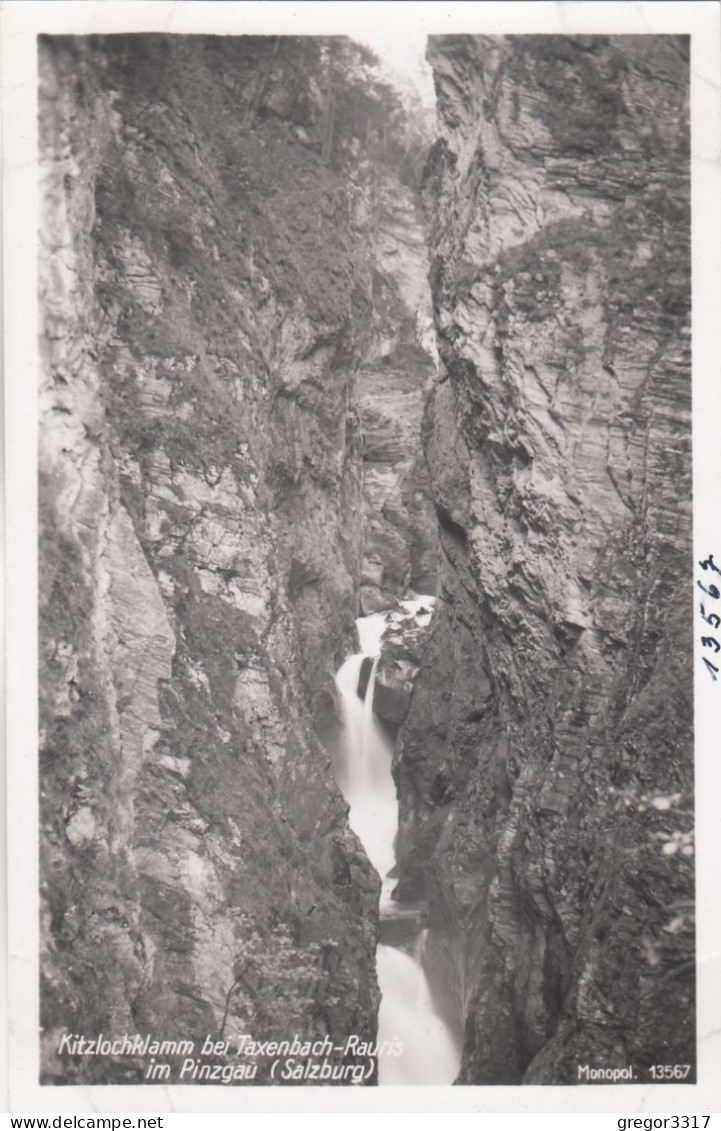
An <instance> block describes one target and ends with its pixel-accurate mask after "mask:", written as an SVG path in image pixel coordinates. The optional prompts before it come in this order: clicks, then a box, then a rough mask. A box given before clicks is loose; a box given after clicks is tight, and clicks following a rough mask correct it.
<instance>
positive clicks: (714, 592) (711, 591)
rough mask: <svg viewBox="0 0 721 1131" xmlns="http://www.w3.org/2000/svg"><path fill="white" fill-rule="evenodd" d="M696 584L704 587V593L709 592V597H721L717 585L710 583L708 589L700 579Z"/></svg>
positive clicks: (700, 587) (701, 587)
mask: <svg viewBox="0 0 721 1131" xmlns="http://www.w3.org/2000/svg"><path fill="white" fill-rule="evenodd" d="M696 584H697V585H698V587H699V589H703V591H704V593H708V595H709V597H713V598H714V600H715V599H716V598H717V597H721V593H719V591H718V589H717V588H716V586H715V585H709V587H708V589H707V588H706V586H705V585H704V584H703V583H702V582H700V581H697V582H696Z"/></svg>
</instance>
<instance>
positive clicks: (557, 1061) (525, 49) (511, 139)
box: [397, 36, 694, 1084]
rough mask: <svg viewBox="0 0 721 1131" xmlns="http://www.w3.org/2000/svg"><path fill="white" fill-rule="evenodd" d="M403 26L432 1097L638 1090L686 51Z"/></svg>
mask: <svg viewBox="0 0 721 1131" xmlns="http://www.w3.org/2000/svg"><path fill="white" fill-rule="evenodd" d="M430 42H431V46H430V48H429V58H430V61H431V62H432V65H433V67H434V72H435V81H436V90H437V95H438V107H439V114H440V120H441V134H442V136H441V140H440V141H439V142H438V144H437V145H436V147H435V149H434V152H433V155H432V159H431V162H430V166H429V174H428V183H427V192H428V198H429V205H430V209H431V212H432V216H433V227H432V235H431V257H432V284H433V297H434V304H435V310H436V327H437V332H438V345H439V351H440V355H441V361H442V366H443V374H442V376H441V378H440V380H439V382H438V384H437V386H436V387H435V390H434V392H433V395H432V400H431V404H430V407H429V411H428V416H427V419H426V426H425V427H426V436H427V454H428V459H429V465H430V473H431V483H432V492H433V498H434V502H435V507H436V513H437V516H438V522H439V528H440V544H441V559H440V567H439V569H440V578H439V596H438V601H437V605H436V613H435V615H434V619H433V623H432V626H431V630H430V631H431V635H430V640H429V643H428V644H427V645H425V646H424V649H423V654H422V657H421V669H420V674H419V676H418V679H417V681H416V684H415V687H414V690H413V695H412V699H411V705H410V712H409V715H408V718H407V720H406V723H405V726H404V728H403V731H402V734H401V741H400V749H399V751H398V754H397V760H398V765H397V774H398V780H399V784H400V793H401V833H400V843H399V852H398V855H399V863H400V867H401V890H402V892H403V894H404V897H405V898H407V899H413V898H417V897H419V896H422V895H425V897H426V898H427V899H428V903H429V907H430V916H431V945H430V953H431V955H432V960H433V964H434V967H435V968H436V969H437V970H439V971H440V970H444V971H445V972H446V974H447V987H446V988H447V992H448V994H449V996H450V998H451V999H452V1000H453V1002H454V1005H455V1009H456V1010H457V1012H458V1014H459V1015H460V1016H461V1017H462V1019H463V1021H464V1023H465V1045H464V1052H463V1062H462V1068H461V1074H460V1077H459V1079H460V1082H462V1083H496V1084H498V1083H517V1082H521V1081H525V1082H527V1083H575V1082H577V1081H578V1079H579V1076H578V1065H579V1064H590V1065H592V1066H600V1067H605V1066H609V1067H625V1066H626V1065H628V1064H632V1065H633V1066H634V1071H636V1072H637V1073H638V1078H639V1079H641V1080H643V1079H648V1076H647V1075H646V1074H645V1070H646V1069H647V1068H648V1067H649V1066H650V1065H652V1064H656V1063H684V1064H690V1065H692V1066H693V1063H694V961H693V960H694V935H693V890H694V889H693V856H692V853H693V848H692V830H693V811H692V785H693V773H692V749H693V748H692V715H693V712H692V707H693V691H692V670H691V631H690V625H691V607H690V590H689V583H688V580H687V577H688V572H689V569H690V564H691V563H690V552H691V450H690V441H691V431H690V425H691V415H690V412H691V381H690V321H689V313H690V311H689V306H690V272H689V131H688V42H687V40H685V39H684V38H683V37H674V36H668V37H647V36H633V37H614V38H612V39H610V38H605V37H573V38H566V37H545V36H528V37H520V36H519V37H505V38H490V37H469V36H452V37H440V38H436V39H433V40H431V41H430ZM693 1072H694V1069H693V1067H692V1068H691V1070H690V1073H689V1075H688V1077H687V1078H688V1079H689V1080H692V1079H693Z"/></svg>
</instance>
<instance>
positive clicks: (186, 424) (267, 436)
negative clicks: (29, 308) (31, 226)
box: [40, 36, 382, 1082]
mask: <svg viewBox="0 0 721 1131" xmlns="http://www.w3.org/2000/svg"><path fill="white" fill-rule="evenodd" d="M362 68H363V59H362V58H360V59H359V56H358V54H357V52H356V51H355V49H353V48H351V47H350V46H349V45H348V44H347V43H346V42H345V41H343V40H342V39H338V40H335V41H333V43H332V44H328V43H323V42H322V41H320V40H280V39H272V40H270V39H262V38H253V39H230V38H224V37H219V38H213V37H192V38H186V37H182V36H174V37H161V36H134V37H126V36H123V37H105V38H100V37H86V38H84V39H70V38H68V39H63V38H47V39H44V40H43V42H42V44H41V81H42V87H41V112H40V128H41V145H42V168H43V201H44V219H43V231H42V253H41V263H40V276H41V304H42V310H43V318H44V324H43V327H42V329H43V337H42V360H43V366H42V369H43V380H42V423H41V509H42V518H41V546H40V562H41V574H42V576H41V594H40V597H41V673H40V686H41V718H42V728H43V729H42V734H41V755H40V756H41V780H42V790H43V792H42V811H41V846H42V878H43V931H42V939H43V955H42V958H41V968H42V972H43V988H42V1012H43V1016H42V1025H43V1028H44V1040H45V1053H44V1058H43V1073H44V1078H45V1079H46V1080H48V1081H53V1080H57V1081H61V1082H68V1081H71V1082H72V1081H87V1082H92V1081H93V1080H97V1081H102V1082H108V1081H109V1080H115V1081H122V1080H128V1081H134V1080H138V1079H140V1077H141V1074H142V1071H143V1065H142V1064H141V1063H140V1062H139V1061H137V1062H136V1061H133V1060H128V1059H127V1058H124V1059H120V1060H118V1061H117V1063H115V1064H112V1063H111V1064H109V1063H108V1062H107V1061H106V1060H105V1059H104V1058H89V1057H78V1058H76V1059H73V1058H71V1057H68V1056H65V1055H63V1056H59V1055H57V1049H58V1043H59V1038H60V1036H61V1035H62V1033H63V1032H65V1031H66V1030H67V1031H71V1032H80V1033H83V1034H85V1035H88V1036H91V1035H93V1034H96V1033H98V1032H103V1033H104V1034H105V1035H111V1034H113V1033H123V1032H127V1033H134V1032H141V1033H149V1034H152V1035H153V1036H155V1037H157V1038H158V1039H181V1038H182V1039H194V1038H200V1039H202V1038H203V1037H204V1036H205V1035H206V1034H208V1033H212V1034H216V1035H218V1034H220V1033H221V1032H223V1033H226V1034H227V1033H233V1032H251V1033H253V1034H254V1035H255V1036H256V1037H257V1038H258V1039H269V1038H274V1037H276V1038H285V1037H288V1036H292V1034H293V1033H295V1032H297V1033H301V1034H303V1033H306V1034H309V1035H318V1034H321V1035H322V1034H324V1033H326V1032H327V1033H330V1034H331V1036H332V1037H333V1038H334V1040H337V1041H342V1040H343V1039H344V1038H345V1036H346V1035H348V1034H349V1033H358V1034H360V1035H361V1036H364V1037H372V1035H373V1033H374V1032H375V1023H376V1021H375V1018H376V1011H377V986H376V980H375V969H374V950H375V942H376V934H377V896H378V881H377V878H376V876H375V875H374V873H373V871H372V869H371V868H370V866H369V864H368V861H367V859H366V857H365V854H364V853H363V851H362V849H361V847H360V845H359V843H358V841H357V840H356V838H355V836H354V835H353V834H352V833H351V832H350V830H349V828H348V824H347V816H346V813H347V809H346V806H345V804H344V802H343V799H342V798H341V796H340V793H339V792H338V790H337V789H336V787H335V785H334V783H333V779H332V775H331V773H330V766H329V758H328V755H327V753H326V752H325V750H324V748H323V746H322V745H321V743H320V742H319V740H318V738H317V733H318V732H322V731H323V730H324V729H328V728H331V729H332V727H333V725H334V716H333V701H332V679H331V677H332V672H333V671H334V670H335V669H336V667H337V666H338V663H339V661H340V659H341V658H342V655H343V653H344V650H346V649H347V648H348V647H349V645H350V644H351V641H352V634H353V618H354V617H355V615H357V609H358V601H359V595H358V586H359V579H360V571H361V559H362V552H363V550H362V510H363V500H362V494H361V477H362V476H361V471H362V468H361V464H362V446H361V441H360V430H359V414H358V409H357V407H356V406H355V405H354V403H353V399H352V398H353V387H354V374H355V371H356V370H357V369H358V367H359V365H360V364H361V362H362V361H363V360H364V358H365V357H366V355H367V353H368V352H369V351H370V350H371V347H372V344H373V337H372V327H373V317H372V309H373V267H372V263H373V252H372V240H371V238H370V234H371V232H372V227H373V216H374V207H375V203H376V198H375V194H374V188H373V183H374V178H376V177H377V175H378V172H377V164H378V162H379V161H381V160H382V155H381V157H379V152H378V151H379V145H378V143H377V141H376V138H377V135H378V131H377V129H376V125H375V121H376V119H375V118H374V115H375V116H376V118H377V117H378V114H379V99H378V98H377V97H366V95H367V84H366V87H365V88H364V86H363V83H362V82H361V81H360V79H358V81H354V77H353V76H354V74H361V71H362ZM361 78H362V75H361ZM374 146H375V151H374ZM371 157H373V160H371ZM262 1078H263V1070H262V1068H261V1071H260V1073H259V1076H258V1082H261V1081H262Z"/></svg>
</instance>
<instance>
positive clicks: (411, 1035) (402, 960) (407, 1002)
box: [336, 598, 460, 1084]
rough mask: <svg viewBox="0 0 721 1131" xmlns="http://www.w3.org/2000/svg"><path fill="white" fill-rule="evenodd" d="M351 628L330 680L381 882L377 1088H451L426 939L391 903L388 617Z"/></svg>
mask: <svg viewBox="0 0 721 1131" xmlns="http://www.w3.org/2000/svg"><path fill="white" fill-rule="evenodd" d="M428 602H429V599H428V598H425V599H424V601H422V602H421V601H417V602H416V601H404V602H402V603H401V604H402V607H403V608H404V609H405V610H406V612H415V611H417V610H416V609H415V606H416V605H418V606H419V607H420V605H421V604H426V605H427V604H428ZM356 624H357V627H358V636H359V640H360V644H361V651H360V652H358V653H356V654H355V655H352V656H349V657H348V659H347V660H346V661H345V662H344V663H343V664H342V666H341V667H340V669H339V670H338V672H337V674H336V685H337V688H338V693H339V696H340V701H341V706H342V713H343V722H344V734H343V741H342V744H341V757H340V759H339V762H338V766H337V771H336V772H337V775H338V784H339V786H340V788H341V790H342V791H343V795H344V796H345V799H346V801H347V802H348V805H349V806H350V813H349V823H350V826H351V828H352V829H353V831H354V832H355V833H356V835H357V836H358V837H359V839H360V840H361V842H362V844H363V846H364V848H365V850H366V853H367V855H368V858H369V859H370V861H371V863H372V864H373V866H374V868H375V869H376V871H377V872H378V874H379V876H380V878H381V894H380V906H379V912H380V921H381V932H380V938H381V941H380V942H379V945H378V949H377V953H376V963H377V972H378V984H379V986H380V990H381V995H382V999H381V1005H380V1010H379V1016H378V1050H379V1051H378V1081H379V1083H380V1084H452V1083H453V1081H454V1080H455V1078H456V1076H457V1074H458V1069H459V1065H460V1047H459V1042H458V1040H457V1038H456V1036H455V1034H454V1033H453V1032H452V1030H451V1028H450V1027H449V1025H448V1024H447V1023H446V1021H445V1020H444V1019H443V1018H442V1017H441V1016H440V1015H439V1013H438V1012H437V1009H436V1007H435V1004H434V1001H433V995H432V991H431V987H430V985H429V983H428V978H427V976H426V973H425V971H424V968H423V964H422V957H423V948H424V945H425V937H426V933H427V932H426V930H425V929H424V928H423V926H422V922H421V918H420V916H419V913H418V909H417V908H415V907H410V906H404V905H403V904H402V903H399V902H397V901H395V900H394V899H393V888H394V885H395V867H396V836H397V832H398V797H397V794H396V787H395V782H394V780H393V774H392V771H391V767H392V761H393V748H392V745H391V743H390V741H389V740H388V738H387V737H386V735H385V733H384V732H383V730H382V728H381V726H380V724H379V722H378V720H377V718H376V716H375V714H374V711H373V693H374V688H375V676H376V668H377V664H378V659H379V655H380V645H381V638H382V636H383V632H384V631H385V628H386V624H387V614H385V613H374V614H372V615H371V616H367V617H359V618H358V620H357V621H356ZM369 669H370V670H369ZM366 676H367V679H366ZM359 692H360V693H359ZM384 927H386V928H388V927H390V929H389V930H388V929H387V930H384ZM394 928H395V929H394ZM398 928H400V929H398Z"/></svg>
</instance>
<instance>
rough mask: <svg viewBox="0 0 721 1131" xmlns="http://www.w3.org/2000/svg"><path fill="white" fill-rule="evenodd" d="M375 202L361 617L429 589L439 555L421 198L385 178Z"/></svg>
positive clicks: (363, 382)
mask: <svg viewBox="0 0 721 1131" xmlns="http://www.w3.org/2000/svg"><path fill="white" fill-rule="evenodd" d="M378 198H379V199H378V209H377V216H376V220H375V223H376V229H375V233H374V239H375V245H374V246H375V270H374V276H373V285H374V296H375V301H374V305H375V310H376V320H375V326H374V344H373V349H372V350H371V351H370V353H369V355H368V357H367V360H366V362H365V364H364V365H363V366H362V368H361V370H360V372H359V375H358V383H359V384H358V389H359V391H358V407H359V411H360V416H361V425H362V430H363V506H364V513H363V534H364V540H363V568H362V575H361V611H362V612H363V613H364V614H367V613H374V612H378V611H379V610H382V609H388V608H391V607H392V606H393V605H394V604H395V603H396V602H397V601H398V600H400V599H402V598H403V597H405V596H406V595H407V593H408V590H409V589H410V590H412V591H414V592H416V593H435V590H436V563H437V557H438V536H437V532H436V520H435V514H434V511H433V506H432V504H431V499H430V489H429V484H428V472H427V468H426V462H425V457H424V454H423V450H422V445H421V424H422V417H423V408H424V402H425V393H426V388H427V386H428V385H429V383H430V382H431V381H432V379H433V377H434V375H435V373H436V364H437V354H436V347H435V336H434V333H433V322H432V309H431V297H430V286H429V282H428V255H427V249H426V232H425V226H424V222H423V217H422V212H421V202H420V199H419V198H418V194H417V193H416V192H415V191H414V190H413V189H412V188H411V187H409V186H406V185H403V184H400V185H399V183H398V178H397V177H395V176H387V177H385V178H384V179H383V181H382V182H381V183H380V185H379V192H378Z"/></svg>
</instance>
